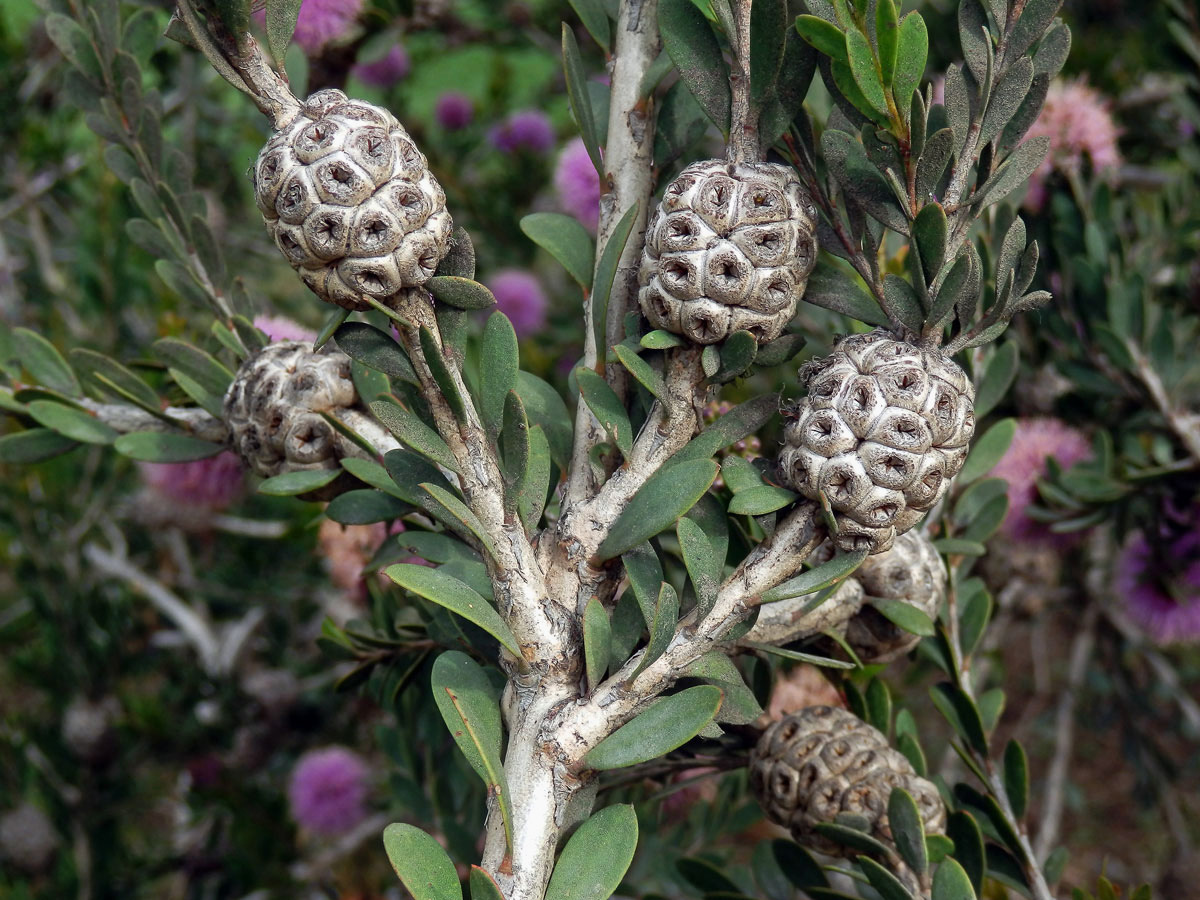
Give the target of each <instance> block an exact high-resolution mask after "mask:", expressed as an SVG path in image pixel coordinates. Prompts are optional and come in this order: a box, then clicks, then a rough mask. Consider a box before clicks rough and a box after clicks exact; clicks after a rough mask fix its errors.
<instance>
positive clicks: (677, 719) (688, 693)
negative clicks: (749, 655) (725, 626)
mask: <svg viewBox="0 0 1200 900" xmlns="http://www.w3.org/2000/svg"><path fill="white" fill-rule="evenodd" d="M721 696H722V692H721V689H720V688H718V687H714V686H713V685H711V684H698V685H696V686H694V687H690V688H686V689H684V690H682V691H680V692H679V693H678V694H672V695H671V696H669V697H664V698H662V699H661V700H658V701H657V702H655V703H654V704H653V705H651V706H650V707H649V708H647V709H646V710H645V711H644V712H642V713H640V714H639V715H637V716H636V717H635V718H633V719H632V720H630V721H629V722H626V723H625V724H624V725H622V726H621V727H620V728H618V729H617V730H616V731H615V732H614V733H613V734H611V735H609V736H608V737H606V738H605V739H604V740H602V741H601V742H600V743H599V744H597V745H596V746H595V747H593V748H592V750H591V752H590V753H588V755H587V756H586V757H585V758H584V762H585V763H586V764H587V765H588V766H590V767H591V768H593V769H600V770H605V769H620V768H624V767H625V766H632V765H636V764H637V763H643V762H649V761H650V760H652V759H657V758H658V757H660V756H663V755H664V754H667V753H670V752H671V751H672V750H674V749H676V748H677V747H681V746H682V745H684V744H686V743H687V742H688V741H690V740H691V739H692V738H694V737H695V736H696V735H697V734H699V733H700V729H702V728H703V727H704V726H705V725H707V724H708V723H709V722H711V721H712V720H713V717H714V716H715V715H716V714H717V710H718V709H719V708H720V706H721Z"/></svg>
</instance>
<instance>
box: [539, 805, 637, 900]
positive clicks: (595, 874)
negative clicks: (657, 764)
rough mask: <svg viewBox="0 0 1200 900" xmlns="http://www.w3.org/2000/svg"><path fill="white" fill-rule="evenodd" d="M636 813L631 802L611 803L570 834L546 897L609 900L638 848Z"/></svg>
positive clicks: (567, 899)
mask: <svg viewBox="0 0 1200 900" xmlns="http://www.w3.org/2000/svg"><path fill="white" fill-rule="evenodd" d="M637 841H638V823H637V814H636V813H635V812H634V811H633V807H632V806H630V805H629V804H620V805H618V806H609V807H607V808H605V809H602V810H600V812H598V813H596V814H595V815H593V816H592V817H591V818H590V819H588V820H587V821H586V822H584V823H583V824H582V825H580V826H579V828H578V830H577V831H576V832H575V833H574V834H573V835H571V838H570V840H568V841H567V845H566V846H565V847H563V851H562V853H561V854H559V857H558V862H557V864H555V866H554V874H553V875H551V876H550V884H549V885H548V886H547V887H546V900H608V898H609V897H611V896H612V894H613V892H614V891H616V889H617V886H618V885H620V883H621V879H622V878H624V877H625V873H626V872H627V871H628V870H629V864H630V863H631V862H633V854H634V852H635V851H636V850H637Z"/></svg>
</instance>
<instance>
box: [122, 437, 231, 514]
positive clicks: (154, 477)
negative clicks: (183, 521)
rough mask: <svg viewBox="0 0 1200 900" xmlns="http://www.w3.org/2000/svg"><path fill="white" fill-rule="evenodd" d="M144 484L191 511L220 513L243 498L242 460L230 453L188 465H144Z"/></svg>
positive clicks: (225, 452)
mask: <svg viewBox="0 0 1200 900" xmlns="http://www.w3.org/2000/svg"><path fill="white" fill-rule="evenodd" d="M138 469H139V471H140V472H141V475H142V481H144V482H145V483H146V485H147V487H149V488H150V489H151V490H152V491H153V492H154V493H156V494H159V495H160V496H162V497H163V498H165V499H167V500H170V501H173V502H175V503H178V504H180V505H181V506H184V507H187V508H189V509H202V510H206V511H208V512H220V511H221V510H223V509H227V508H228V507H229V506H230V505H231V504H232V503H233V502H234V501H235V500H237V499H238V497H240V496H241V495H242V491H243V490H244V489H245V487H246V474H245V469H244V467H243V466H242V461H241V460H240V459H238V458H237V455H236V454H234V453H230V452H229V451H228V450H226V451H224V452H222V453H218V454H217V455H216V456H210V457H209V458H208V459H198V460H196V461H195V462H185V463H141V464H140V465H139V466H138Z"/></svg>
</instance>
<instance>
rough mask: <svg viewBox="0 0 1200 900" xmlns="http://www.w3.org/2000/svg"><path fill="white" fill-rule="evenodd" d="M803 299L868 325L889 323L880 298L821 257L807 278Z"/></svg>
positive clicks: (885, 324)
mask: <svg viewBox="0 0 1200 900" xmlns="http://www.w3.org/2000/svg"><path fill="white" fill-rule="evenodd" d="M804 299H805V300H806V301H807V302H809V303H811V304H812V305H813V306H820V307H821V308H823V309H829V310H832V311H833V312H836V313H841V314H842V315H843V316H849V317H850V318H852V319H858V320H859V321H860V322H865V323H867V324H868V325H879V326H884V327H886V326H887V324H888V319H887V316H886V315H884V312H883V310H882V309H881V308H880V306H879V302H878V301H877V300H876V299H875V298H874V297H872V296H871V295H870V294H868V293H867V292H866V291H864V290H863V288H862V286H861V283H860V282H859V281H857V280H855V279H854V278H852V277H851V276H850V275H848V274H847V273H846V272H843V271H842V269H841V268H839V267H838V266H836V265H831V264H830V263H829V262H827V261H826V260H818V262H817V267H816V268H815V269H814V270H813V272H812V274H811V275H810V276H809V278H808V287H807V288H806V289H805V292H804Z"/></svg>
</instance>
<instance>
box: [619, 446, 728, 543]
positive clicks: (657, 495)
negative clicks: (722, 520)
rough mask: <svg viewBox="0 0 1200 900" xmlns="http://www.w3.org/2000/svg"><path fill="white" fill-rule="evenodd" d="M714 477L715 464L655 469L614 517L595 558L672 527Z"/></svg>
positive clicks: (700, 462)
mask: <svg viewBox="0 0 1200 900" xmlns="http://www.w3.org/2000/svg"><path fill="white" fill-rule="evenodd" d="M684 449H687V448H684ZM716 477H717V464H716V463H715V462H713V461H712V460H710V459H696V460H690V461H688V462H681V463H678V464H676V465H673V466H665V467H664V468H662V469H659V470H658V471H657V472H655V473H654V474H653V475H652V476H650V478H649V480H647V482H646V483H645V484H644V485H642V488H641V490H639V491H638V492H637V493H636V494H635V495H634V496H633V499H632V500H630V501H629V505H628V506H626V507H625V509H624V510H622V511H621V514H620V515H619V516H617V520H616V521H615V522H613V525H612V528H611V529H610V530H609V532H608V534H607V536H605V538H604V540H603V541H602V542H601V543H600V548H599V550H597V551H596V556H597V557H598V558H599V559H601V560H605V559H612V558H613V557H614V556H620V555H621V554H622V553H624V552H625V551H626V550H629V549H630V548H632V547H634V546H636V545H638V544H640V543H641V542H642V541H645V540H649V539H650V538H652V537H654V535H656V534H658V533H659V532H660V531H664V530H666V529H667V528H670V527H671V526H672V525H673V524H675V520H676V519H678V518H679V517H680V516H682V515H683V514H684V513H686V512H687V511H688V510H689V509H691V508H692V507H693V506H695V505H696V502H697V501H698V500H699V499H700V498H701V497H703V496H704V494H705V493H706V492H707V491H708V489H709V487H710V486H711V485H712V483H713V481H714V480H715V479H716Z"/></svg>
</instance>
